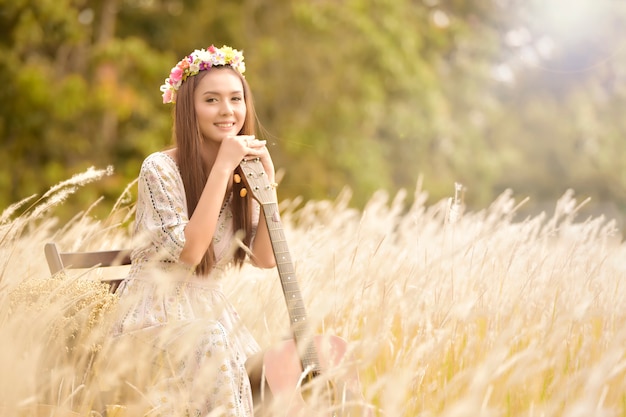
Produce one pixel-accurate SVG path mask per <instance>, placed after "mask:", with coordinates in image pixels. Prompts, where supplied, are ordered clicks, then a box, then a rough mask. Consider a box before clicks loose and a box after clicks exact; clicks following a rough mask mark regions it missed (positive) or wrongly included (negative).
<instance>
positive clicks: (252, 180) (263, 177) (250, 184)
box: [239, 158, 276, 204]
mask: <svg viewBox="0 0 626 417" xmlns="http://www.w3.org/2000/svg"><path fill="white" fill-rule="evenodd" d="M239 168H240V169H241V172H242V174H243V175H242V176H241V180H242V181H243V183H244V184H245V186H246V188H247V189H248V191H249V192H250V193H251V194H252V197H253V198H254V199H255V200H257V201H258V202H259V203H260V204H266V203H275V202H276V194H275V193H274V188H275V184H270V182H269V179H268V178H267V174H266V173H265V170H264V169H263V164H261V161H260V160H259V159H258V158H254V159H244V160H243V161H241V163H240V164H239Z"/></svg>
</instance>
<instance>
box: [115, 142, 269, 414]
mask: <svg viewBox="0 0 626 417" xmlns="http://www.w3.org/2000/svg"><path fill="white" fill-rule="evenodd" d="M231 200H232V195H231V196H230V197H229V198H227V199H226V201H225V202H224V205H223V207H222V210H221V212H220V215H219V219H218V225H217V228H216V232H215V235H214V238H213V245H214V247H215V255H216V267H215V269H214V270H213V272H212V273H211V274H210V275H209V276H208V277H198V276H196V275H194V274H193V271H192V268H190V267H189V266H187V265H184V264H182V263H180V262H178V257H179V255H180V253H181V251H182V248H183V246H184V243H185V234H184V229H185V226H186V225H187V223H188V221H189V218H188V214H187V204H186V200H185V191H184V187H183V182H182V178H181V176H180V173H179V171H178V167H177V165H176V162H175V161H174V160H173V159H172V158H171V157H169V156H168V155H167V154H165V153H161V152H157V153H154V154H152V155H150V156H149V157H148V158H146V160H145V161H144V163H143V164H142V167H141V172H140V175H139V183H138V198H137V213H136V225H135V239H137V242H135V243H136V247H137V249H136V250H134V251H133V253H132V255H131V259H132V266H131V269H130V272H129V275H128V277H127V278H126V279H125V280H124V281H123V282H122V284H121V285H120V287H119V289H118V294H119V295H120V302H119V305H120V309H119V310H120V316H119V320H118V321H117V323H116V326H115V331H114V333H115V336H116V338H118V339H122V338H126V339H129V338H130V340H132V343H135V344H136V343H140V344H141V345H142V346H150V347H151V349H152V351H153V352H155V355H157V356H159V355H161V354H162V355H165V356H167V359H165V360H166V361H167V362H168V364H170V365H169V366H168V369H169V371H170V372H169V373H168V374H167V375H166V376H164V374H163V373H161V374H160V376H159V377H158V378H157V379H156V380H155V383H154V386H153V387H151V389H150V392H151V393H152V395H151V398H150V399H151V402H152V404H151V405H152V406H153V407H154V408H155V410H158V415H160V416H173V415H180V414H179V413H180V407H181V401H182V402H184V404H183V408H184V410H185V413H186V414H187V415H189V416H205V415H207V414H208V413H210V412H211V410H216V409H217V408H218V407H219V408H220V410H221V411H220V413H219V415H221V416H232V417H246V416H252V415H253V412H252V396H251V392H250V383H249V380H248V377H247V374H246V370H245V367H244V363H245V361H246V359H247V358H248V357H249V356H250V355H251V354H253V353H256V352H258V351H259V346H258V344H257V343H256V341H255V340H254V338H253V337H252V335H251V334H250V332H249V331H248V330H247V329H246V328H245V327H244V326H243V325H242V323H241V321H240V318H239V316H238V315H237V312H236V311H235V309H234V307H233V306H232V305H231V304H230V303H229V302H228V300H227V299H226V297H225V296H224V293H223V292H222V290H221V288H220V284H219V278H220V275H222V273H223V272H224V271H225V270H226V269H227V268H228V267H229V265H230V263H231V261H232V254H233V249H234V248H233V247H231V245H232V241H233V239H232V238H233V234H234V231H233V224H232V217H233V215H232V210H231V204H230V203H231ZM259 213H260V208H259V206H258V204H256V203H255V205H254V210H253V224H254V225H255V227H256V225H257V224H258V219H259ZM172 364H173V365H172ZM154 368H155V370H157V369H159V367H158V366H155V367H154ZM181 399H182V400H181ZM177 410H178V411H177Z"/></svg>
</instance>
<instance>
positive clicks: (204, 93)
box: [202, 90, 243, 96]
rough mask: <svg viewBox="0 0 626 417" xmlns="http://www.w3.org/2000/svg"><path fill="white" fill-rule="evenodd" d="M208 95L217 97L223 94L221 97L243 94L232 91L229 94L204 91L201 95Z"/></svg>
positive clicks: (239, 91)
mask: <svg viewBox="0 0 626 417" xmlns="http://www.w3.org/2000/svg"><path fill="white" fill-rule="evenodd" d="M208 94H210V95H215V96H219V95H222V94H223V95H234V94H243V90H233V91H231V92H227V93H224V92H221V91H211V90H207V91H204V92H203V93H202V95H208Z"/></svg>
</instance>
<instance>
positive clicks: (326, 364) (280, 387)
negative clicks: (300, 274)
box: [249, 335, 373, 417]
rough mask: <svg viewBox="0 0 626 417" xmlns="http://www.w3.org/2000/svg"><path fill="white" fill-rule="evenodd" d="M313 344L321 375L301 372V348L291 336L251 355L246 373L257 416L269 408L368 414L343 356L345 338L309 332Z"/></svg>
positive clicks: (291, 415) (292, 415)
mask: <svg viewBox="0 0 626 417" xmlns="http://www.w3.org/2000/svg"><path fill="white" fill-rule="evenodd" d="M313 344H314V346H315V348H316V351H317V355H318V358H319V362H320V370H321V372H322V374H321V375H320V376H317V377H315V378H313V379H312V380H311V381H308V380H307V379H306V377H305V375H304V371H303V370H302V362H301V352H299V350H298V347H297V345H296V342H295V341H294V340H293V339H289V340H285V341H283V342H281V343H279V344H277V345H275V346H272V347H271V348H270V349H268V350H267V351H265V352H264V353H263V354H262V356H261V357H259V358H257V363H256V369H254V370H253V369H252V367H251V368H250V369H249V372H250V376H251V383H252V389H253V392H254V396H255V404H256V405H257V406H258V408H260V409H261V410H259V411H260V415H261V416H262V415H263V409H265V410H268V409H270V408H271V410H272V411H271V412H270V413H269V414H270V415H271V416H286V417H287V416H288V417H296V416H303V417H304V416H307V417H308V416H316V417H317V416H320V417H321V416H327V417H334V416H337V417H339V416H341V417H348V416H350V417H357V416H359V417H361V416H372V415H373V414H372V411H371V408H369V406H368V405H367V404H366V403H365V400H364V399H363V397H362V396H361V394H360V383H359V375H358V372H357V370H356V368H354V367H351V366H350V358H349V355H346V350H347V342H346V341H345V340H344V339H342V338H341V337H338V336H334V335H319V336H314V337H313ZM251 363H252V361H251ZM261 367H262V368H261ZM261 386H263V387H262V388H261ZM277 410H280V412H278V413H277Z"/></svg>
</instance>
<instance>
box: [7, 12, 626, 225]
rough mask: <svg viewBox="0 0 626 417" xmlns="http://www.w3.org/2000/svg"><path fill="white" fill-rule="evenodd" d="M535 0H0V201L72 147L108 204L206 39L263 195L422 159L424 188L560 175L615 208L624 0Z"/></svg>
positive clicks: (394, 176) (130, 174) (371, 187)
mask: <svg viewBox="0 0 626 417" xmlns="http://www.w3.org/2000/svg"><path fill="white" fill-rule="evenodd" d="M580 3H581V4H583V3H584V1H582V0H581V2H580ZM572 9H574V6H572ZM549 12H550V10H549V8H548V6H546V5H544V4H543V3H542V2H538V1H531V2H516V1H512V0H511V1H498V2H496V1H486V2H473V3H468V2H463V1H458V0H423V1H417V2H416V1H411V0H350V1H342V2H337V1H332V0H322V1H315V2H312V1H310V0H276V1H273V2H271V3H270V2H261V1H258V0H241V1H237V2H234V1H233V2H231V1H229V2H224V1H217V0H203V1H192V0H177V1H164V0H151V1H139V0H62V1H59V0H13V1H8V0H1V1H0V24H1V26H2V28H3V30H2V32H1V33H0V77H1V79H3V80H9V81H8V82H7V81H5V82H4V83H3V88H2V89H0V141H2V147H1V149H2V157H3V158H2V159H3V161H4V168H3V170H2V171H0V189H2V191H3V192H2V193H0V206H6V205H8V204H10V203H11V202H14V201H17V200H19V199H21V198H23V197H25V196H27V195H30V194H33V193H41V192H42V190H45V189H46V188H47V187H49V186H50V185H52V184H55V183H57V182H59V181H61V180H63V179H65V178H67V177H68V176H70V175H71V174H73V173H76V172H79V171H82V170H84V169H85V168H86V167H88V166H91V165H97V166H108V165H113V166H114V167H115V170H116V175H115V176H114V177H112V178H111V179H110V180H108V181H106V182H103V183H101V184H98V185H93V188H90V189H91V190H92V192H93V195H94V196H97V195H104V196H105V197H107V201H109V200H111V201H110V203H111V204H112V201H113V200H114V196H116V195H118V194H119V193H120V192H121V190H122V189H123V188H124V187H125V184H127V183H128V182H130V181H131V180H132V179H133V178H134V177H135V176H136V174H137V172H138V169H139V165H140V163H141V160H142V159H143V158H144V157H145V156H146V155H147V154H148V153H150V152H152V151H155V150H158V149H160V148H162V147H164V146H166V145H168V144H169V143H170V136H171V127H170V126H171V120H170V119H171V116H170V109H169V107H168V106H163V105H162V104H161V102H160V92H159V90H158V87H159V85H160V84H161V83H162V82H163V79H164V78H165V77H166V75H167V73H168V70H169V69H170V68H171V66H172V65H173V64H174V63H175V62H176V61H177V60H178V59H180V57H181V56H182V55H184V54H186V53H188V52H189V51H191V50H192V49H195V48H198V47H206V46H208V45H209V44H211V43H214V44H216V45H221V44H230V45H233V46H235V47H237V48H238V49H243V50H244V52H245V55H246V60H247V62H248V71H247V73H246V75H247V78H248V80H249V81H250V83H251V85H252V87H253V90H254V93H255V99H256V102H257V111H258V113H259V118H260V121H261V122H262V124H263V126H264V128H265V130H266V132H265V134H264V136H265V137H266V138H267V139H268V140H269V143H270V146H271V151H272V153H273V155H274V157H275V162H276V165H277V166H278V167H279V168H284V169H285V176H284V178H283V180H282V183H281V196H282V197H295V196H297V195H302V196H303V197H305V198H307V199H311V198H329V197H330V198H333V197H334V196H336V195H337V194H338V193H339V192H340V191H341V190H342V189H343V188H344V187H346V186H347V187H350V188H351V189H352V190H353V191H354V201H353V203H354V204H356V205H362V204H364V202H365V201H367V199H368V198H369V196H370V195H371V194H372V193H373V192H374V191H375V190H377V189H380V188H384V189H387V190H389V191H392V192H393V191H396V190H398V189H400V188H409V189H411V188H413V187H414V183H415V181H416V180H417V178H418V177H419V176H420V174H422V175H423V177H424V187H425V189H426V190H428V191H429V193H430V194H431V198H432V199H440V198H444V197H448V196H450V195H451V194H452V193H453V191H454V183H455V182H461V183H462V184H464V185H465V186H466V188H467V193H466V199H467V203H469V204H470V205H474V206H482V205H485V204H487V203H488V202H490V201H492V200H493V198H494V196H495V195H498V194H499V193H500V192H501V191H502V190H503V189H505V188H513V190H514V191H515V192H516V193H518V194H521V195H522V196H525V195H529V196H531V198H532V199H531V201H537V202H539V201H540V200H542V199H548V200H553V199H555V198H557V197H558V196H560V195H562V193H563V191H564V190H565V189H567V188H574V189H576V190H577V192H578V194H579V195H581V194H582V195H585V196H587V195H588V196H591V197H593V198H594V200H595V201H597V202H598V203H601V202H607V201H608V202H611V204H614V205H615V206H616V207H617V208H618V209H621V210H622V211H626V191H625V190H626V174H625V172H626V169H625V168H626V166H625V165H626V162H624V158H623V154H624V151H625V148H626V142H625V141H624V140H623V137H624V132H625V131H626V125H625V122H624V118H623V117H622V116H621V114H622V112H623V108H624V105H625V104H626V103H625V99H626V83H624V79H626V77H624V75H625V73H626V66H625V65H624V64H623V62H626V61H624V60H623V59H619V58H620V56H621V55H623V46H624V40H623V39H622V38H623V37H621V36H620V29H619V28H620V27H621V25H623V23H624V22H625V21H626V6H623V5H619V4H617V2H612V3H611V2H607V1H604V0H603V1H600V3H598V4H597V5H596V6H595V8H594V9H593V13H589V15H588V16H583V17H582V18H583V23H586V25H584V24H583V25H580V24H579V26H578V29H577V30H578V31H576V28H574V29H571V30H569V31H567V30H564V29H563V28H559V27H558V26H557V25H556V23H559V22H560V21H558V20H557V19H556V18H554V17H551V15H550V13H549ZM564 16H565V15H564ZM572 16H573V17H571V19H573V18H574V17H575V16H574V15H573V14H572ZM565 17H567V16H565ZM565 17H564V18H563V19H561V20H563V21H566V20H567V19H565ZM585 18H586V19H587V21H586V22H584V19H585ZM578 19H581V17H580V16H578ZM574 32H575V33H574ZM550 41H553V43H554V45H552V52H551V54H550V56H549V57H548V56H542V55H541V51H542V50H545V48H546V45H548V46H550V45H549V44H550ZM542 48H543V49H542ZM544 55H545V54H544ZM498 77H500V81H498ZM607 150H608V151H607ZM109 197H111V198H109ZM84 204H85V202H76V203H72V202H68V204H67V205H66V207H65V210H67V212H68V214H69V215H71V214H72V213H75V212H76V211H78V210H82V209H84V208H85V207H84ZM107 204H108V203H107ZM105 205H106V204H105ZM612 214H614V213H612Z"/></svg>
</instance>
